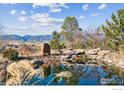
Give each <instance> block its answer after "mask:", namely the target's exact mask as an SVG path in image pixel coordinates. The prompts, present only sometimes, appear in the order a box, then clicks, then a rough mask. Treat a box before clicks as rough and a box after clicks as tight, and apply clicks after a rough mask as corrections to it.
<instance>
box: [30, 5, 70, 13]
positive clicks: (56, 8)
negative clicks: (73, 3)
mask: <svg viewBox="0 0 124 93" xmlns="http://www.w3.org/2000/svg"><path fill="white" fill-rule="evenodd" d="M32 7H33V8H37V7H48V8H49V12H60V11H61V8H65V9H68V8H69V7H68V6H67V5H66V4H65V3H60V4H57V3H42V4H40V3H34V4H33V5H32Z"/></svg>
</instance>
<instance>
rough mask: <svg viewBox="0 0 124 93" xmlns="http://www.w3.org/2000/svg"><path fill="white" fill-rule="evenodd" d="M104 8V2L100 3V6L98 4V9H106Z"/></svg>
mask: <svg viewBox="0 0 124 93" xmlns="http://www.w3.org/2000/svg"><path fill="white" fill-rule="evenodd" d="M106 8H107V5H106V4H101V5H100V6H98V9H99V10H103V9H106Z"/></svg>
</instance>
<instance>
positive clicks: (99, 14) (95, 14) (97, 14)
mask: <svg viewBox="0 0 124 93" xmlns="http://www.w3.org/2000/svg"><path fill="white" fill-rule="evenodd" d="M102 15H103V14H101V13H94V14H91V16H102Z"/></svg>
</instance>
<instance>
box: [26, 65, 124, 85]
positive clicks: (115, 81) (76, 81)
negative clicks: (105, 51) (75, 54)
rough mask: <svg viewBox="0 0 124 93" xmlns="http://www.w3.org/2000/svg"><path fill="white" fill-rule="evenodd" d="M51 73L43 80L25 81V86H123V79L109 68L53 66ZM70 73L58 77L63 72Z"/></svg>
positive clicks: (35, 78) (38, 77)
mask: <svg viewBox="0 0 124 93" xmlns="http://www.w3.org/2000/svg"><path fill="white" fill-rule="evenodd" d="M47 71H48V72H49V73H47V75H46V76H45V78H42V77H40V76H34V77H33V78H32V79H31V80H30V81H25V82H24V85H123V84H124V83H123V77H122V76H119V75H118V72H117V71H113V69H112V67H109V66H92V65H81V64H75V65H74V66H72V67H68V66H64V65H62V64H60V65H59V66H57V67H54V66H53V65H51V67H50V69H48V70H47ZM66 71H68V72H70V73H71V74H72V76H68V74H66V75H64V76H65V77H64V76H59V77H57V76H56V75H57V74H59V73H61V72H66Z"/></svg>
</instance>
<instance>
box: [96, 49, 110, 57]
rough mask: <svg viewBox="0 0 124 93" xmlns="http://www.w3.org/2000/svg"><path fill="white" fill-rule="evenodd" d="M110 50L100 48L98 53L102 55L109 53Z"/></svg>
mask: <svg viewBox="0 0 124 93" xmlns="http://www.w3.org/2000/svg"><path fill="white" fill-rule="evenodd" d="M110 52H111V51H110V50H101V51H99V52H98V55H99V56H104V55H106V54H109V53H110Z"/></svg>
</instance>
